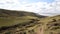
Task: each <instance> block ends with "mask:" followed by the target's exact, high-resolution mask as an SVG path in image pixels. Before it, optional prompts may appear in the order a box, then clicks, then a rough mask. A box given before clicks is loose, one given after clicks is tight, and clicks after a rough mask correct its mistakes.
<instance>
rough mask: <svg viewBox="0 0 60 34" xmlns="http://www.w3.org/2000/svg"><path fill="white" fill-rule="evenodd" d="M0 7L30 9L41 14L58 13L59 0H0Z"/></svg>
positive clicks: (59, 12) (59, 9)
mask: <svg viewBox="0 0 60 34" xmlns="http://www.w3.org/2000/svg"><path fill="white" fill-rule="evenodd" d="M56 1H57V3H56ZM0 8H2V9H9V10H23V11H30V12H35V13H38V14H41V15H57V14H59V15H60V0H0Z"/></svg>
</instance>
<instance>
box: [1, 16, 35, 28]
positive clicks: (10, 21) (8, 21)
mask: <svg viewBox="0 0 60 34" xmlns="http://www.w3.org/2000/svg"><path fill="white" fill-rule="evenodd" d="M35 18H36V17H32V16H24V17H0V27H2V26H11V25H15V24H18V23H24V22H29V21H30V19H35Z"/></svg>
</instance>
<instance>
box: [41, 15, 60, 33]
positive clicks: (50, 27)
mask: <svg viewBox="0 0 60 34" xmlns="http://www.w3.org/2000/svg"><path fill="white" fill-rule="evenodd" d="M42 20H43V19H42ZM43 23H44V29H45V32H44V33H45V34H60V15H57V16H53V17H48V18H45V19H44V20H43Z"/></svg>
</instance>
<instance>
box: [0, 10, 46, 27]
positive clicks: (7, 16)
mask: <svg viewBox="0 0 60 34" xmlns="http://www.w3.org/2000/svg"><path fill="white" fill-rule="evenodd" d="M45 17H46V16H41V15H38V14H36V13H32V12H25V11H15V10H5V9H0V27H2V26H11V25H15V24H18V23H24V22H29V21H30V19H36V18H45Z"/></svg>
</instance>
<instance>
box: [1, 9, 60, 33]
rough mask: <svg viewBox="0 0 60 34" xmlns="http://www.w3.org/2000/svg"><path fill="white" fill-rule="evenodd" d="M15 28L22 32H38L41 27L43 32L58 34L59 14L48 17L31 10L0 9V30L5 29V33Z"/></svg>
mask: <svg viewBox="0 0 60 34" xmlns="http://www.w3.org/2000/svg"><path fill="white" fill-rule="evenodd" d="M40 24H42V25H40ZM8 28H12V29H13V30H12V31H11V29H8ZM17 28H18V29H20V30H22V31H23V32H24V30H25V31H27V30H28V31H29V32H30V30H32V32H31V33H33V32H34V33H35V32H40V28H42V29H43V31H42V33H44V34H60V15H57V16H52V17H49V16H42V15H38V14H36V13H32V12H25V11H16V10H5V9H0V32H1V30H5V29H7V30H6V31H8V32H7V33H9V32H15V31H17ZM33 30H34V31H33ZM6 31H4V32H6ZM2 32H3V31H2ZM18 32H20V31H19V30H18ZM38 34H41V32H40V33H38Z"/></svg>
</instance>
